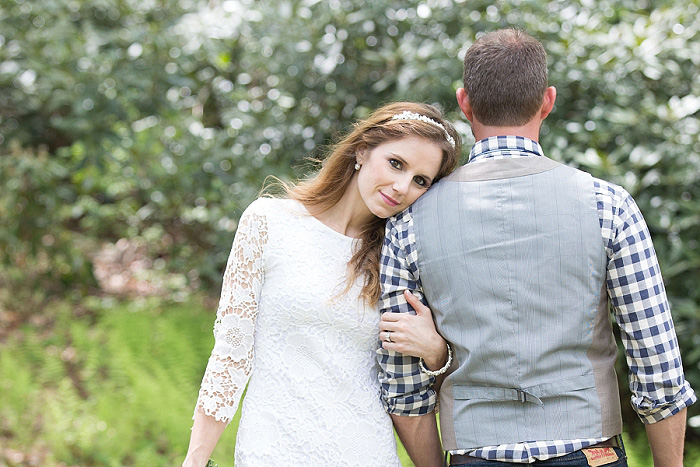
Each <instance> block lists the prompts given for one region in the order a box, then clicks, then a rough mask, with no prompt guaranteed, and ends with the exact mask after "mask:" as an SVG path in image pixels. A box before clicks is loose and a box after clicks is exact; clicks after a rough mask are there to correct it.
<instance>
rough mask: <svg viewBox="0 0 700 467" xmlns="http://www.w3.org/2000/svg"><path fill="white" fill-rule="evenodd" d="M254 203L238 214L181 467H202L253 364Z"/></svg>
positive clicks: (258, 227)
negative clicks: (238, 217) (207, 359)
mask: <svg viewBox="0 0 700 467" xmlns="http://www.w3.org/2000/svg"><path fill="white" fill-rule="evenodd" d="M262 206H264V205H261V203H260V202H259V201H256V202H254V203H253V204H251V206H249V207H248V209H246V211H245V212H244V213H243V215H242V216H241V220H240V223H239V226H238V230H237V231H236V236H235V238H234V241H233V246H232V248H231V254H230V255H229V259H228V263H227V265H226V272H225V273H224V279H223V285H222V289H221V299H220V300H219V307H218V309H217V312H216V322H215V324H214V336H215V343H214V349H213V350H212V353H211V356H210V357H209V362H208V364H207V369H206V371H205V373H204V377H203V378H202V385H201V387H200V389H199V397H198V399H197V405H196V408H195V414H194V425H193V426H192V433H191V435H190V444H189V448H188V450H187V457H186V458H185V461H184V463H183V466H188V467H189V466H196V467H203V466H204V465H206V463H207V460H208V459H209V457H210V456H211V453H212V452H213V450H214V448H215V447H216V443H217V442H218V440H219V438H220V437H221V434H222V432H223V430H224V428H225V427H226V425H227V424H228V422H229V421H231V419H232V418H233V416H234V415H235V413H236V410H237V409H238V404H239V401H240V399H241V397H242V395H243V391H244V389H245V385H246V383H247V381H248V378H249V377H250V373H251V372H252V369H253V361H252V360H253V350H254V349H253V341H254V339H253V335H254V332H255V320H256V317H257V313H258V297H259V295H260V290H261V288H262V282H263V270H264V268H263V248H264V246H265V245H266V243H267V234H268V232H267V221H266V217H265V216H264V215H263V214H262V213H260V212H258V211H260V208H261V207H262Z"/></svg>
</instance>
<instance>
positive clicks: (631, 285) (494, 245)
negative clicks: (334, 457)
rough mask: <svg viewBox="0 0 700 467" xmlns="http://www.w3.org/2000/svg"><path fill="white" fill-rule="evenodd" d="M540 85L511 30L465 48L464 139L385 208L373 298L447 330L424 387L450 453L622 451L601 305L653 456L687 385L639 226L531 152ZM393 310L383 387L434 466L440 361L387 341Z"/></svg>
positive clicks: (420, 459) (544, 459) (624, 202)
mask: <svg viewBox="0 0 700 467" xmlns="http://www.w3.org/2000/svg"><path fill="white" fill-rule="evenodd" d="M555 97H556V90H555V89H554V87H548V86H547V67H546V55H545V51H544V48H543V47H542V45H541V44H540V43H539V42H538V41H536V40H535V39H533V38H531V37H530V36H528V35H527V34H525V33H523V32H521V31H517V30H513V29H506V30H499V31H495V32H492V33H489V34H486V35H484V36H483V37H481V38H480V39H479V40H477V41H476V42H475V43H474V44H473V45H472V47H471V48H470V49H469V50H468V51H467V53H466V56H465V58H464V89H459V90H458V91H457V100H458V103H459V106H460V108H461V109H462V112H463V113H464V115H465V116H466V117H467V119H468V120H469V121H470V123H471V127H472V131H473V133H474V137H475V139H476V141H477V143H476V144H475V145H474V147H473V149H472V151H471V154H470V157H469V161H468V163H467V164H466V165H464V166H463V167H461V168H460V169H458V170H457V171H456V172H455V173H453V174H452V175H450V176H448V177H446V178H444V179H443V180H442V181H441V182H439V183H438V184H436V185H435V186H434V187H433V188H431V190H429V192H428V193H427V194H425V195H424V196H423V197H422V198H421V199H419V200H418V202H417V203H415V204H414V205H413V206H412V207H411V208H409V209H408V210H406V211H404V212H403V213H401V214H399V215H397V216H395V217H394V218H392V219H391V220H390V221H389V223H388V224H387V235H386V238H385V241H384V248H383V251H382V279H381V280H382V289H383V295H382V299H381V302H380V306H381V308H382V312H386V311H392V312H407V311H411V309H412V308H416V309H417V310H418V312H419V315H420V316H424V315H425V313H426V310H427V309H426V308H425V306H424V305H423V304H421V303H420V302H418V300H417V299H416V298H415V297H412V296H411V295H410V294H406V293H405V291H407V290H410V291H414V292H415V295H417V296H418V297H419V298H420V297H424V302H425V303H427V304H428V305H429V306H430V308H431V309H432V311H433V313H434V315H435V321H436V325H437V328H438V331H439V332H440V333H441V334H442V335H443V336H444V337H445V339H446V340H447V341H448V342H450V344H451V351H450V353H451V354H453V362H452V364H451V365H449V363H448V364H447V365H446V366H445V368H446V367H447V366H449V367H450V369H449V374H448V376H447V377H446V378H445V379H444V381H443V382H442V386H441V389H440V424H441V433H442V442H443V446H444V448H445V449H446V450H448V451H449V452H450V465H462V464H465V465H470V466H479V465H499V462H500V463H532V462H538V465H561V464H558V463H557V462H561V461H563V460H566V461H568V462H570V463H567V464H566V465H572V466H573V465H626V460H625V456H624V448H623V447H622V445H621V438H620V436H619V435H620V434H621V433H622V419H621V415H620V401H619V392H618V387H617V377H616V375H615V370H614V362H615V359H616V355H617V347H616V344H615V341H614V338H613V334H612V328H611V324H610V319H609V309H610V306H611V307H612V310H613V313H614V316H615V319H616V320H617V322H618V323H619V325H620V329H621V335H622V340H623V343H624V346H625V349H626V357H627V361H628V364H629V367H630V387H631V389H632V393H633V397H632V404H633V406H634V408H635V410H636V411H637V412H638V414H639V417H640V418H641V420H642V421H643V422H644V423H645V424H646V431H647V435H648V438H649V443H650V445H651V449H652V453H653V456H654V463H655V465H657V466H679V467H680V466H682V456H683V440H684V434H685V419H686V409H685V408H686V407H687V406H688V405H690V404H692V403H693V402H695V400H696V396H695V394H694V392H693V390H692V389H691V388H690V386H689V385H688V383H687V382H686V381H685V378H684V376H683V368H682V363H681V357H680V354H679V350H678V342H677V339H676V335H675V331H674V328H673V321H672V319H671V314H670V309H669V305H668V302H667V299H666V293H665V290H664V286H663V282H662V279H661V275H660V270H659V265H658V262H657V259H656V255H655V252H654V248H653V245H652V242H651V237H650V235H649V231H648V229H647V226H646V224H645V222H644V219H643V218H642V215H641V213H640V212H639V209H638V207H637V206H636V204H635V203H634V200H633V199H632V198H631V197H630V196H629V194H628V193H627V192H625V190H624V189H622V188H621V187H619V186H616V185H613V184H610V183H608V182H605V181H603V180H598V179H594V178H593V177H591V176H590V175H589V174H587V173H585V172H581V171H579V170H576V169H573V168H570V167H567V166H564V165H562V164H559V163H557V162H555V161H552V160H551V159H548V158H547V157H545V156H544V154H543V151H542V148H541V147H540V145H539V143H538V136H539V130H540V125H541V123H542V120H544V118H546V117H547V115H548V114H549V113H550V111H551V110H552V107H553V105H554V100H555ZM410 319H416V317H412V316H410V315H399V314H394V313H385V314H383V316H382V324H381V326H382V332H381V334H380V336H381V338H382V339H383V341H384V342H383V349H380V350H379V351H378V353H379V362H380V366H381V369H382V372H381V375H380V379H381V382H382V394H383V398H384V401H385V406H386V408H387V411H388V412H389V413H390V414H391V415H392V418H393V420H394V424H395V426H396V429H397V432H398V433H399V436H400V437H401V440H402V441H403V443H404V445H405V446H406V449H407V450H408V452H409V455H410V456H411V458H412V459H413V461H414V463H415V464H416V466H417V467H423V466H439V465H442V459H441V457H442V451H441V449H440V444H439V439H438V435H437V428H436V425H435V416H434V411H435V403H436V394H435V391H434V389H433V387H432V384H433V383H434V381H435V376H436V375H437V374H439V373H440V372H436V371H431V368H432V369H433V370H434V369H435V366H438V367H439V364H437V365H436V363H435V362H422V361H419V360H418V359H415V358H413V357H409V356H405V355H402V354H400V353H398V352H396V350H400V347H398V345H399V344H397V343H396V342H401V334H402V333H403V332H407V329H409V328H408V327H406V324H410V322H407V321H406V320H410ZM402 326H403V327H402ZM443 361H444V360H443ZM445 368H443V369H445ZM487 460H490V461H495V463H493V462H488V461H487ZM480 461H481V462H480Z"/></svg>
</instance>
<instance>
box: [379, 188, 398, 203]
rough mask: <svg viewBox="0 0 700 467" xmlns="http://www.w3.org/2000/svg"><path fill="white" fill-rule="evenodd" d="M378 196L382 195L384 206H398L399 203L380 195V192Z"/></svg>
mask: <svg viewBox="0 0 700 467" xmlns="http://www.w3.org/2000/svg"><path fill="white" fill-rule="evenodd" d="M379 194H380V195H382V198H384V201H386V204H388V205H389V206H392V207H393V206H398V205H399V202H398V201H396V200H395V199H394V198H392V197H390V196H387V195H385V194H384V193H382V192H381V191H380V192H379Z"/></svg>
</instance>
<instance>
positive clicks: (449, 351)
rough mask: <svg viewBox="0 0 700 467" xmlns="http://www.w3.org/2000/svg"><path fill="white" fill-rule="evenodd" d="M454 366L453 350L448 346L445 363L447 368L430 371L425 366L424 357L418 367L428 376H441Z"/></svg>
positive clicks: (419, 361)
mask: <svg viewBox="0 0 700 467" xmlns="http://www.w3.org/2000/svg"><path fill="white" fill-rule="evenodd" d="M450 365H452V349H451V348H450V344H447V362H446V363H445V366H443V367H442V368H440V369H439V370H436V371H430V370H428V369H427V368H426V367H425V365H424V364H423V357H421V358H420V360H418V367H419V368H420V371H422V372H423V373H425V374H426V375H428V376H439V375H441V374H443V373H444V372H446V371H447V369H448V368H449V367H450Z"/></svg>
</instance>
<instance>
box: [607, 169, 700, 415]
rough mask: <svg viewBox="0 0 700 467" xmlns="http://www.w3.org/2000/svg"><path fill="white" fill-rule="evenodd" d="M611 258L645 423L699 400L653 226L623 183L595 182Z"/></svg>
mask: <svg viewBox="0 0 700 467" xmlns="http://www.w3.org/2000/svg"><path fill="white" fill-rule="evenodd" d="M594 184H595V189H596V197H597V203H598V213H599V218H600V227H601V231H602V234H603V238H604V241H605V248H606V251H607V256H608V274H607V289H608V294H609V296H610V302H611V304H612V308H613V312H614V314H615V319H616V320H617V323H618V325H619V326H620V331H621V336H622V343H623V345H624V347H625V356H626V359H627V364H628V366H629V369H630V374H629V383H630V390H631V391H632V406H633V407H634V409H635V410H636V412H637V414H638V415H639V417H640V418H641V420H642V421H643V422H644V423H654V422H657V421H659V420H663V419H664V418H667V417H669V416H671V415H674V414H676V413H678V412H679V411H680V410H682V409H683V408H684V407H686V406H688V405H690V404H692V403H693V402H695V401H696V400H697V397H696V396H695V393H694V392H693V390H692V389H691V387H690V385H689V384H688V382H687V381H686V380H685V377H684V374H683V364H682V362H681V355H680V349H679V347H678V339H677V338H676V332H675V329H674V326H673V319H672V317H671V309H670V306H669V304H668V299H667V297H666V290H665V288H664V283H663V279H662V278H661V270H660V268H659V263H658V260H657V258H656V252H655V251H654V245H653V244H652V240H651V236H650V234H649V229H648V228H647V225H646V222H645V221H644V218H643V217H642V213H641V212H640V210H639V208H638V207H637V204H636V203H635V202H634V200H633V199H632V197H631V196H630V195H629V194H628V193H627V192H626V191H625V190H624V189H623V188H621V187H619V186H616V185H613V184H611V183H608V182H605V181H603V180H597V179H596V180H594Z"/></svg>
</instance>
